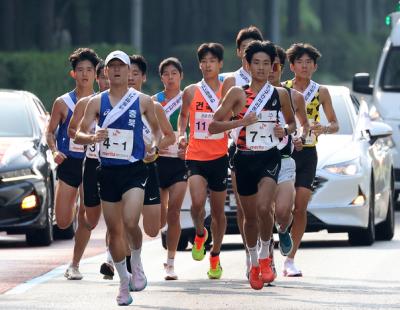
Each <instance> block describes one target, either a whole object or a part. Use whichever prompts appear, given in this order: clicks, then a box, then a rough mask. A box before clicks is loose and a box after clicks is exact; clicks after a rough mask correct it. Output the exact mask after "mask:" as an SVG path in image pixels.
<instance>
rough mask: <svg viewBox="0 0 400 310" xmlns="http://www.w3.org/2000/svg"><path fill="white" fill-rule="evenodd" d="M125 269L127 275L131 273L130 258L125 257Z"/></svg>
mask: <svg viewBox="0 0 400 310" xmlns="http://www.w3.org/2000/svg"><path fill="white" fill-rule="evenodd" d="M126 269H128V272H129V273H132V268H131V256H130V255H129V256H127V257H126Z"/></svg>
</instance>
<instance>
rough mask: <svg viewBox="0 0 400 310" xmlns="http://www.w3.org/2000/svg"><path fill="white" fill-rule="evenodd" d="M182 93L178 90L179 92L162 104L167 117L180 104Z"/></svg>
mask: <svg viewBox="0 0 400 310" xmlns="http://www.w3.org/2000/svg"><path fill="white" fill-rule="evenodd" d="M182 94H183V92H182V91H180V92H179V94H177V95H176V96H175V97H174V98H172V99H171V100H170V101H168V103H167V104H166V105H165V106H164V111H165V114H166V115H167V118H168V119H169V117H170V116H171V115H172V113H174V112H175V111H176V110H178V109H179V108H180V107H181V106H182Z"/></svg>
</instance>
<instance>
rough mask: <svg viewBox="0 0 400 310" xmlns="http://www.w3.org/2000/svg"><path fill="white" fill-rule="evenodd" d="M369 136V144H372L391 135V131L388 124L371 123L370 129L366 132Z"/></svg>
mask: <svg viewBox="0 0 400 310" xmlns="http://www.w3.org/2000/svg"><path fill="white" fill-rule="evenodd" d="M367 131H368V133H369V136H370V142H369V143H370V144H371V145H372V144H374V143H375V141H376V140H378V139H380V138H386V137H389V136H391V135H392V133H393V129H392V127H390V126H389V125H388V124H385V123H382V122H376V121H372V122H371V127H370V128H369V129H368V130H367Z"/></svg>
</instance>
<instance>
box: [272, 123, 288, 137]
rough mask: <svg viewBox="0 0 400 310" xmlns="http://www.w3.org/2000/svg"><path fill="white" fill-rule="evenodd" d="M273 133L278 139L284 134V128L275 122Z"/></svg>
mask: <svg viewBox="0 0 400 310" xmlns="http://www.w3.org/2000/svg"><path fill="white" fill-rule="evenodd" d="M274 135H275V137H277V138H279V139H281V138H283V137H284V136H285V135H286V133H285V129H284V128H283V127H282V126H280V125H279V124H276V125H275V127H274Z"/></svg>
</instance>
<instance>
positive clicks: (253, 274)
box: [249, 266, 264, 290]
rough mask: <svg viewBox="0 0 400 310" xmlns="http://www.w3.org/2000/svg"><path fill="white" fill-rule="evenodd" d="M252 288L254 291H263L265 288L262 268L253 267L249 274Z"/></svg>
mask: <svg viewBox="0 0 400 310" xmlns="http://www.w3.org/2000/svg"><path fill="white" fill-rule="evenodd" d="M249 282H250V286H251V288H252V289H254V290H261V289H262V288H263V287H264V282H263V280H262V278H261V274H260V266H257V267H256V266H251V268H250V273H249Z"/></svg>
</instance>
